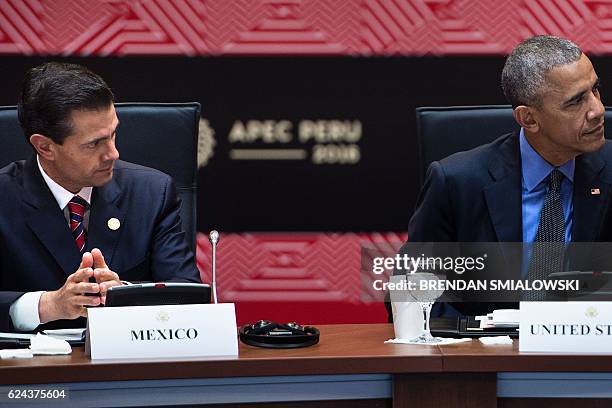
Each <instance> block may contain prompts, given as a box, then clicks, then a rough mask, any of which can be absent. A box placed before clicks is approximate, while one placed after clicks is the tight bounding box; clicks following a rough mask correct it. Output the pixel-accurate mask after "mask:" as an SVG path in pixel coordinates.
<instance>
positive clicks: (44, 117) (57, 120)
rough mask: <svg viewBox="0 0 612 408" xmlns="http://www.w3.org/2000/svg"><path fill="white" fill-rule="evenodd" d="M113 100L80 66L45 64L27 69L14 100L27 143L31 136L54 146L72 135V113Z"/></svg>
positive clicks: (100, 81) (95, 77)
mask: <svg viewBox="0 0 612 408" xmlns="http://www.w3.org/2000/svg"><path fill="white" fill-rule="evenodd" d="M114 100H115V97H114V95H113V92H112V91H111V90H110V88H109V87H108V85H106V83H105V82H104V80H103V79H102V78H100V76H99V75H97V74H95V73H93V72H91V71H90V70H89V69H87V68H85V67H84V66H81V65H76V64H67V63H60V62H48V63H45V64H43V65H40V66H38V67H35V68H32V69H30V70H29V71H28V72H27V73H26V75H25V78H24V80H23V84H22V87H21V94H20V95H19V98H18V103H17V112H18V116H19V123H20V124H21V128H22V129H23V132H24V134H25V137H26V139H27V140H28V143H29V141H30V136H32V135H33V134H35V133H39V134H42V135H45V136H47V137H49V138H50V139H52V140H53V141H54V142H55V143H57V144H62V143H64V140H65V139H66V137H68V136H69V135H70V134H71V133H72V122H71V120H70V116H71V114H72V112H73V111H75V110H84V111H88V110H102V109H106V108H108V107H110V106H111V105H112V104H113V102H114Z"/></svg>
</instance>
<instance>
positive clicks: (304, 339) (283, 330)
mask: <svg viewBox="0 0 612 408" xmlns="http://www.w3.org/2000/svg"><path fill="white" fill-rule="evenodd" d="M240 340H241V341H242V342H243V343H245V344H248V345H251V346H257V347H265V348H298V347H307V346H312V345H313V344H317V343H318V342H319V330H318V329H317V328H316V327H312V326H300V325H299V324H297V323H294V322H291V323H286V324H280V323H275V322H271V321H268V320H260V321H258V322H257V323H253V324H245V325H244V326H242V327H240Z"/></svg>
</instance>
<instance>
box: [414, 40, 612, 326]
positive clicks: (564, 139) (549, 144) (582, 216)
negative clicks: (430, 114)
mask: <svg viewBox="0 0 612 408" xmlns="http://www.w3.org/2000/svg"><path fill="white" fill-rule="evenodd" d="M502 88H503V90H504V94H505V95H506V97H507V99H508V100H509V102H510V103H511V104H512V107H513V109H514V117H515V119H516V121H517V122H518V123H519V124H520V126H521V130H520V131H519V132H516V133H513V134H509V135H505V136H502V137H500V138H499V139H497V140H495V141H494V142H492V143H490V144H487V145H484V146H481V147H478V148H476V149H473V150H470V151H467V152H461V153H457V154H454V155H451V156H449V157H447V158H445V159H443V160H441V161H439V162H434V163H432V164H431V166H430V167H429V169H428V172H427V176H426V180H425V183H424V186H423V188H422V190H421V192H420V195H419V198H418V202H417V207H416V210H415V212H414V214H413V216H412V218H411V220H410V224H409V227H408V237H409V241H411V242H526V243H533V242H549V241H555V242H557V241H558V242H563V243H569V242H593V241H611V239H610V238H612V219H611V217H610V215H611V214H610V206H609V197H610V185H611V184H612V146H611V145H610V144H609V143H608V142H606V141H605V139H604V127H603V126H604V107H603V105H602V102H601V99H600V94H599V78H598V76H597V74H596V73H595V71H594V69H593V66H592V65H591V62H590V60H589V58H587V56H586V55H584V54H583V53H582V51H581V50H580V49H579V48H578V47H577V46H576V45H575V44H574V43H572V42H570V41H568V40H565V39H561V38H556V37H552V36H536V37H533V38H530V39H527V40H525V41H523V42H522V43H521V44H519V45H518V46H517V47H516V48H515V49H514V50H513V51H512V53H511V54H510V55H509V57H508V58H507V60H506V63H505V66H504V69H503V73H502ZM553 178H554V179H555V180H557V181H556V182H555V183H556V185H555V186H554V187H553ZM547 217H548V218H547ZM555 217H556V226H555V227H551V226H550V225H553V224H555ZM545 219H546V221H545ZM551 219H552V222H551V221H550V220H551ZM553 230H554V231H553ZM550 231H553V232H550ZM555 234H556V235H555ZM551 236H554V237H555V238H554V239H553V238H550V237H551ZM526 272H527V271H523V273H524V274H525V273H526ZM437 306H438V309H437V310H436V311H435V313H434V314H436V315H452V314H454V313H456V310H454V308H452V307H449V305H448V304H439V305H437ZM496 306H498V305H495V304H490V303H488V304H463V305H459V307H460V311H461V312H463V313H466V314H484V313H487V312H490V311H491V310H492V309H493V308H495V307H496Z"/></svg>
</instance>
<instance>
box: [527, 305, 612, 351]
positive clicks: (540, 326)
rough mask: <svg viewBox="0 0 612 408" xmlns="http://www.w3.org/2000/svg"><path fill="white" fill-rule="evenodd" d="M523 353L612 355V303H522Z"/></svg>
mask: <svg viewBox="0 0 612 408" xmlns="http://www.w3.org/2000/svg"><path fill="white" fill-rule="evenodd" d="M520 309H521V322H520V334H519V351H526V352H559V353H612V303H610V302H521V303H520Z"/></svg>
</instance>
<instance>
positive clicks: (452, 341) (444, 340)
mask: <svg viewBox="0 0 612 408" xmlns="http://www.w3.org/2000/svg"><path fill="white" fill-rule="evenodd" d="M439 338H440V339H441V341H439V342H438V343H418V342H416V341H413V340H406V339H390V340H387V341H385V343H392V344H413V345H421V346H446V345H449V344H457V343H467V342H468V341H472V339H453V338H446V337H439Z"/></svg>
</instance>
